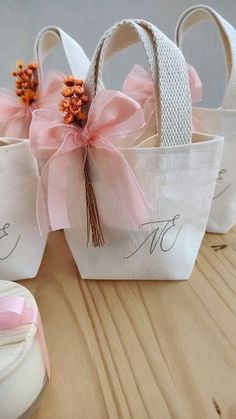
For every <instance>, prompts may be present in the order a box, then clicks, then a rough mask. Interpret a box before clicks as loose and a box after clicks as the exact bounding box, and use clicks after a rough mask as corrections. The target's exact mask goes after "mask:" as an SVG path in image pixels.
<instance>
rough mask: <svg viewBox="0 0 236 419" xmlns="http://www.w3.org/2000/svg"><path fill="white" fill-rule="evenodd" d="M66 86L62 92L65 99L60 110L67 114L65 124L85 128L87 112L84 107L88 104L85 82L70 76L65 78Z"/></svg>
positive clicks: (62, 100)
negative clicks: (74, 124)
mask: <svg viewBox="0 0 236 419" xmlns="http://www.w3.org/2000/svg"><path fill="white" fill-rule="evenodd" d="M64 84H65V85H66V87H65V89H63V91H62V96H63V99H61V101H60V103H59V109H60V110H61V111H62V112H63V113H64V114H65V115H64V122H65V123H66V124H71V123H76V124H77V125H79V126H84V125H85V123H86V121H87V112H85V110H84V105H86V104H87V102H88V96H87V95H86V94H85V86H84V81H83V80H78V79H76V78H75V77H73V76H68V77H66V78H65V80H64Z"/></svg>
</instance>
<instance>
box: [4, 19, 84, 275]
mask: <svg viewBox="0 0 236 419" xmlns="http://www.w3.org/2000/svg"><path fill="white" fill-rule="evenodd" d="M58 42H61V43H62V46H63V48H64V50H65V52H66V56H67V58H68V60H69V64H70V65H71V66H72V67H73V71H75V72H78V74H80V72H81V74H82V76H84V74H85V72H86V66H87V67H88V65H89V61H88V59H87V57H86V55H85V54H84V52H83V50H82V48H81V47H80V46H79V45H78V44H77V43H76V42H75V41H74V40H73V39H72V38H70V37H69V36H68V35H67V34H66V33H65V32H63V31H62V30H61V29H59V28H57V27H50V28H44V29H43V30H42V31H41V32H40V33H39V35H38V37H37V40H36V44H35V51H36V55H35V58H36V60H37V61H38V62H39V63H40V66H42V64H43V60H44V58H45V57H46V56H47V54H48V53H49V51H50V50H51V49H52V48H53V47H54V46H56V43H58ZM76 54H77V55H76ZM75 56H76V61H75ZM80 57H81V60H80ZM76 63H77V64H78V63H79V66H77V67H76ZM49 99H50V97H49ZM46 104H47V103H46ZM48 106H49V107H50V104H48ZM27 124H28V120H27V121H26V124H25V125H26V126H25V127H24V130H25V133H26V132H27V139H19V138H12V137H9V136H8V137H2V138H0V175H1V181H0V194H1V196H2V199H1V204H0V274H1V275H0V278H1V279H7V280H18V279H22V278H33V277H35V275H36V274H37V272H38V269H39V266H40V263H41V260H42V256H43V252H44V249H45V245H46V237H41V235H40V233H39V229H38V224H37V218H36V193H37V187H38V179H39V173H38V165H37V161H36V159H35V158H34V157H33V155H32V153H31V148H30V142H29V140H28V131H29V124H28V125H27ZM21 133H22V132H21ZM19 136H20V137H21V135H20V132H19Z"/></svg>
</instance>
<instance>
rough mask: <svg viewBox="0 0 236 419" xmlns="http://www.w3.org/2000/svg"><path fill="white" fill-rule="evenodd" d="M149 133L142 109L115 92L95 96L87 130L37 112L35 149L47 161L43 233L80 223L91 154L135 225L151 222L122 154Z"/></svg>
mask: <svg viewBox="0 0 236 419" xmlns="http://www.w3.org/2000/svg"><path fill="white" fill-rule="evenodd" d="M144 128H145V119H144V115H143V110H142V108H141V106H140V105H139V104H138V103H137V102H136V101H134V100H133V99H132V98H130V97H128V96H126V95H125V94H123V93H121V92H118V91H114V90H102V91H101V92H100V93H98V94H97V95H96V97H95V98H94V100H93V101H92V104H91V106H90V110H89V114H88V121H87V124H86V126H85V127H84V128H80V127H78V126H74V125H66V124H65V123H64V122H63V118H62V114H61V113H60V112H54V111H45V110H42V109H41V110H36V111H35V112H33V118H32V123H31V127H30V139H31V145H32V150H33V153H34V155H35V156H36V157H37V158H45V159H48V161H47V163H46V164H45V166H44V168H43V171H42V175H41V179H40V183H39V188H38V195H37V216H38V223H39V228H40V231H41V233H47V232H48V231H50V230H58V229H63V228H70V227H74V226H76V225H79V224H80V214H79V212H80V211H79V201H80V199H81V191H83V190H84V189H83V187H84V163H85V158H86V156H87V155H88V156H89V160H90V164H91V163H92V166H93V165H94V166H95V168H96V170H97V171H98V173H99V174H100V175H101V176H102V178H103V180H104V181H105V183H106V185H107V186H108V187H109V188H110V189H111V190H112V192H113V194H114V195H115V196H116V198H117V199H118V201H119V203H120V205H121V207H122V208H123V209H124V211H125V212H126V213H127V214H128V216H129V218H130V219H131V220H132V221H133V223H135V224H136V225H140V224H141V223H142V222H144V220H146V219H147V217H148V213H149V210H150V208H149V205H148V203H147V200H146V198H145V197H144V195H143V193H142V190H141V188H140V185H139V183H138V181H137V179H136V177H135V175H134V173H133V171H132V169H131V167H130V165H129V163H128V161H127V160H126V158H125V157H124V155H123V153H122V150H120V148H123V147H124V148H125V147H130V146H131V145H132V143H133V142H134V141H135V140H136V138H137V137H138V136H139V135H140V134H141V133H142V132H143V130H144ZM84 201H85V198H84ZM98 205H99V202H98ZM115 222H116V217H115V214H114V224H115Z"/></svg>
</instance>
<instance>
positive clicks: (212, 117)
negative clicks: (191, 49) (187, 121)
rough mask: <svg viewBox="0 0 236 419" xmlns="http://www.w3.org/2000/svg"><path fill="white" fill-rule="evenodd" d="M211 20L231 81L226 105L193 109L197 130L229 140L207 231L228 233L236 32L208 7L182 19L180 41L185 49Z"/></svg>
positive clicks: (235, 203)
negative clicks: (190, 36)
mask: <svg viewBox="0 0 236 419" xmlns="http://www.w3.org/2000/svg"><path fill="white" fill-rule="evenodd" d="M204 21H210V22H213V23H214V24H215V26H216V27H217V29H218V30H219V33H220V36H221V39H222V41H223V46H224V49H225V55H226V59H227V66H228V81H227V87H226V92H225V97H224V100H223V104H222V106H221V107H220V108H218V109H210V108H201V107H197V108H194V109H193V116H194V120H195V129H197V127H199V128H198V130H200V131H201V132H209V133H212V134H214V135H223V136H224V138H225V143H224V150H223V155H222V161H221V165H220V170H219V173H218V176H217V181H216V188H215V192H214V196H213V200H212V206H211V211H210V215H209V220H208V224H207V231H209V232H213V233H227V232H228V231H229V230H230V229H231V228H232V227H233V226H234V224H235V223H236V181H235V179H236V165H235V156H236V31H235V29H234V28H233V27H232V26H231V25H230V24H229V23H228V22H227V21H226V20H225V19H223V18H222V17H221V16H220V15H219V14H218V13H216V12H215V11H214V10H213V9H211V8H210V7H208V6H202V5H200V6H194V7H191V8H190V9H188V10H186V11H185V12H184V13H183V15H182V16H181V17H180V19H179V22H178V24H177V28H176V42H177V45H178V46H181V44H182V41H183V38H184V36H185V34H186V32H188V30H189V29H190V28H191V27H192V26H194V25H195V24H198V23H200V22H204Z"/></svg>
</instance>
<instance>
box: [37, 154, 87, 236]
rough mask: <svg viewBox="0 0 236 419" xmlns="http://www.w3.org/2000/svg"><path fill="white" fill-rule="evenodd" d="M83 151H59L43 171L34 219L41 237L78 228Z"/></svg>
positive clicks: (82, 175) (82, 177)
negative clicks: (35, 217)
mask: <svg viewBox="0 0 236 419" xmlns="http://www.w3.org/2000/svg"><path fill="white" fill-rule="evenodd" d="M84 159H85V157H83V155H82V149H81V148H79V149H78V150H74V151H71V152H69V153H63V152H62V148H61V149H59V150H58V151H57V152H56V153H55V154H54V155H53V157H51V159H50V160H48V162H47V163H46V165H45V166H44V168H43V171H42V174H41V178H40V181H39V186H38V193H37V218H38V225H39V230H40V233H41V234H46V233H48V232H49V231H56V230H61V229H64V228H71V227H75V226H77V225H79V224H80V223H81V220H80V197H81V190H82V183H83V179H84V174H83V168H84Z"/></svg>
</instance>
